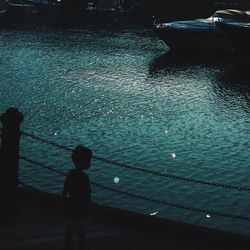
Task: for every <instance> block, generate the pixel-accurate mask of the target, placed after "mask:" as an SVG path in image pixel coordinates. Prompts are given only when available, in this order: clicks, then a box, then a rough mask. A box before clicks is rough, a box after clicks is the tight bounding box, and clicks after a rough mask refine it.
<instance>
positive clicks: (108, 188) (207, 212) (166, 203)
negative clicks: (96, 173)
mask: <svg viewBox="0 0 250 250" xmlns="http://www.w3.org/2000/svg"><path fill="white" fill-rule="evenodd" d="M20 158H21V159H22V160H24V161H26V162H29V163H31V164H33V165H36V166H39V167H41V168H44V169H47V170H49V171H52V172H55V173H57V174H59V175H62V176H65V175H66V173H65V172H63V171H60V170H57V169H54V168H52V167H50V166H46V165H44V164H41V163H39V162H36V161H33V160H31V159H29V158H27V157H24V156H20ZM90 184H91V186H94V187H97V188H100V189H103V190H106V191H110V192H113V193H118V194H120V195H124V196H126V197H128V198H131V199H137V200H143V201H147V202H151V203H155V204H157V205H163V206H168V207H175V208H178V209H184V210H189V211H192V212H197V213H202V214H205V215H214V216H220V217H227V218H232V219H238V220H244V221H250V217H247V216H242V215H234V214H229V213H224V212H217V211H213V210H206V209H200V208H194V207H190V206H186V205H182V204H178V203H173V202H169V201H163V200H159V199H153V198H150V197H147V196H143V195H139V194H134V193H131V192H127V191H122V190H120V189H117V188H114V187H111V186H108V185H104V184H99V183H95V182H90Z"/></svg>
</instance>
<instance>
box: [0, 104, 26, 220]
mask: <svg viewBox="0 0 250 250" xmlns="http://www.w3.org/2000/svg"><path fill="white" fill-rule="evenodd" d="M22 120H23V114H22V113H21V112H19V111H18V109H16V108H8V109H7V110H6V112H5V113H3V114H2V115H1V116H0V122H2V124H3V128H2V139H1V147H0V173H1V174H0V196H1V206H0V220H2V219H3V220H6V219H9V218H13V217H14V216H15V215H18V213H19V211H18V207H17V206H18V181H19V180H18V178H19V177H18V174H19V141H20V135H21V133H20V126H21V122H22Z"/></svg>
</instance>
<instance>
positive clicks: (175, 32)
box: [153, 9, 250, 51]
mask: <svg viewBox="0 0 250 250" xmlns="http://www.w3.org/2000/svg"><path fill="white" fill-rule="evenodd" d="M218 21H219V22H221V23H224V22H225V23H228V22H230V23H234V22H242V23H246V22H250V12H249V11H241V10H235V9H225V10H217V11H216V12H215V13H214V14H213V15H212V16H210V17H208V18H203V19H195V20H186V21H173V22H165V21H164V20H163V19H161V18H160V19H156V20H155V21H154V23H153V30H154V32H155V33H156V34H157V35H158V36H159V37H160V38H161V39H162V40H163V41H164V42H165V43H166V45H167V46H168V47H170V49H174V50H188V51H190V50H192V51H193V50H204V51H211V50H225V49H228V48H230V43H229V41H228V39H227V38H226V37H225V35H224V33H222V32H221V31H220V29H219V28H218V27H217V25H216V23H217V22H218Z"/></svg>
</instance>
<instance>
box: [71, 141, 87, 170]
mask: <svg viewBox="0 0 250 250" xmlns="http://www.w3.org/2000/svg"><path fill="white" fill-rule="evenodd" d="M91 157H92V151H91V150H90V149H89V148H86V147H84V146H82V145H78V146H77V147H76V148H75V149H74V151H73V153H72V156H71V158H72V161H73V162H74V164H75V167H76V169H79V170H84V169H85V170H87V169H89V168H90V164H91Z"/></svg>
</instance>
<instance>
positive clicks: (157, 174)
mask: <svg viewBox="0 0 250 250" xmlns="http://www.w3.org/2000/svg"><path fill="white" fill-rule="evenodd" d="M21 134H23V135H25V136H28V137H30V138H32V139H35V140H38V141H41V142H43V143H47V144H49V145H52V146H55V147H57V148H60V149H64V150H66V151H70V152H73V149H71V148H69V147H67V146H64V145H61V144H58V143H55V142H52V141H50V140H47V139H43V138H41V137H39V136H37V135H34V134H30V133H27V132H23V131H21ZM93 159H95V160H98V161H102V162H105V163H108V164H111V165H114V166H118V167H121V168H126V169H130V170H134V171H138V172H142V173H146V174H151V175H155V176H160V177H165V178H170V179H175V180H179V181H185V182H189V183H195V184H202V185H208V186H214V187H220V188H224V189H232V190H238V191H245V192H249V191H250V188H248V187H241V186H236V185H227V184H221V183H216V182H209V181H204V180H197V179H192V178H187V177H182V176H176V175H171V174H167V173H161V172H159V171H155V170H149V169H145V168H142V167H137V166H130V165H126V164H123V163H119V162H115V161H112V160H108V159H105V158H103V157H100V156H93Z"/></svg>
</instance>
